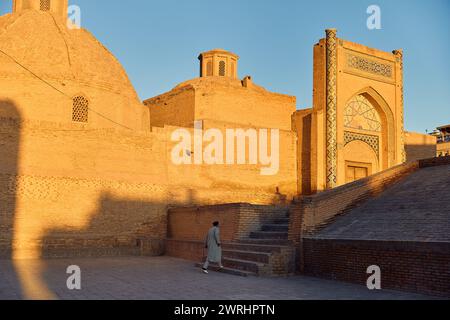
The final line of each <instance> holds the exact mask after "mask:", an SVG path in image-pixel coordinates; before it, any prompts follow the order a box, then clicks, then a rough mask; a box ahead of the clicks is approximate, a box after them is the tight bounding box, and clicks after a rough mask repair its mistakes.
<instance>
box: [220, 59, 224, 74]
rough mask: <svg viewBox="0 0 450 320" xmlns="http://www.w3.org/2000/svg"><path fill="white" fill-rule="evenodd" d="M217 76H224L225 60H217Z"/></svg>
mask: <svg viewBox="0 0 450 320" xmlns="http://www.w3.org/2000/svg"><path fill="white" fill-rule="evenodd" d="M219 76H222V77H224V76H225V61H220V62H219Z"/></svg>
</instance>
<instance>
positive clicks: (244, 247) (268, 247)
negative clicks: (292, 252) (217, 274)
mask: <svg viewBox="0 0 450 320" xmlns="http://www.w3.org/2000/svg"><path fill="white" fill-rule="evenodd" d="M252 240H254V239H252ZM283 242H285V241H284V240H283ZM287 247H288V246H287V245H272V244H258V243H242V242H240V243H238V242H234V243H226V244H225V243H224V244H223V249H224V250H239V251H252V252H265V253H278V252H280V250H281V249H282V248H287Z"/></svg>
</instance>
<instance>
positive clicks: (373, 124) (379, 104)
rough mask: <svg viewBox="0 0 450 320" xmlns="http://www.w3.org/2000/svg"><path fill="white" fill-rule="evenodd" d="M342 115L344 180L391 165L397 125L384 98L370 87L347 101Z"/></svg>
mask: <svg viewBox="0 0 450 320" xmlns="http://www.w3.org/2000/svg"><path fill="white" fill-rule="evenodd" d="M343 116H344V118H343V127H344V132H343V135H344V137H343V141H344V148H343V162H344V168H343V170H344V171H345V183H349V182H352V181H354V180H358V179H361V178H364V177H367V176H369V175H371V174H374V173H376V172H378V171H381V170H383V169H386V168H388V167H389V166H390V163H391V162H392V160H393V159H392V148H393V145H392V143H391V141H392V138H393V132H394V128H393V127H392V126H393V121H392V117H393V115H392V112H391V111H390V109H389V107H388V106H387V104H386V103H385V102H384V100H383V99H382V98H381V97H380V96H379V95H378V94H377V93H376V92H375V90H373V89H371V88H367V89H365V90H362V91H360V92H358V93H357V94H355V95H354V96H353V97H352V98H351V99H350V100H349V101H348V102H347V104H346V105H345V108H344V113H343ZM341 181H342V180H341Z"/></svg>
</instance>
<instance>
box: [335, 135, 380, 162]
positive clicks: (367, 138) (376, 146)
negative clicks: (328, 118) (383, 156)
mask: <svg viewBox="0 0 450 320" xmlns="http://www.w3.org/2000/svg"><path fill="white" fill-rule="evenodd" d="M356 140H359V141H362V142H365V143H367V144H368V145H369V146H371V147H372V149H373V151H375V153H376V154H377V157H379V156H380V138H379V137H378V136H372V135H369V134H361V133H355V132H348V131H345V132H344V143H345V145H347V144H349V143H350V142H352V141H356Z"/></svg>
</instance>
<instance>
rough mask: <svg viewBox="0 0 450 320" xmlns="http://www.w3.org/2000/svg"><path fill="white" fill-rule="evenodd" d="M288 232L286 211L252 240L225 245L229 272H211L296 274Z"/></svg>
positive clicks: (224, 270) (264, 226) (223, 254)
mask: <svg viewBox="0 0 450 320" xmlns="http://www.w3.org/2000/svg"><path fill="white" fill-rule="evenodd" d="M288 229H289V211H288V209H286V210H284V212H283V213H282V215H281V216H280V217H278V218H275V219H273V221H271V222H270V223H267V224H263V225H262V226H261V229H260V230H259V231H255V232H251V233H250V235H249V237H248V238H244V239H240V240H238V241H235V242H230V243H224V244H223V247H222V264H223V265H224V267H225V268H224V269H222V270H219V268H218V266H215V265H211V267H210V269H211V270H214V271H221V272H225V273H230V274H234V275H240V276H250V275H256V276H263V275H264V276H268V275H272V276H282V275H289V274H292V273H293V272H294V248H292V247H291V246H290V245H289V241H288ZM205 259H206V258H205ZM196 265H197V266H198V267H200V266H201V264H200V263H197V264H196Z"/></svg>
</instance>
